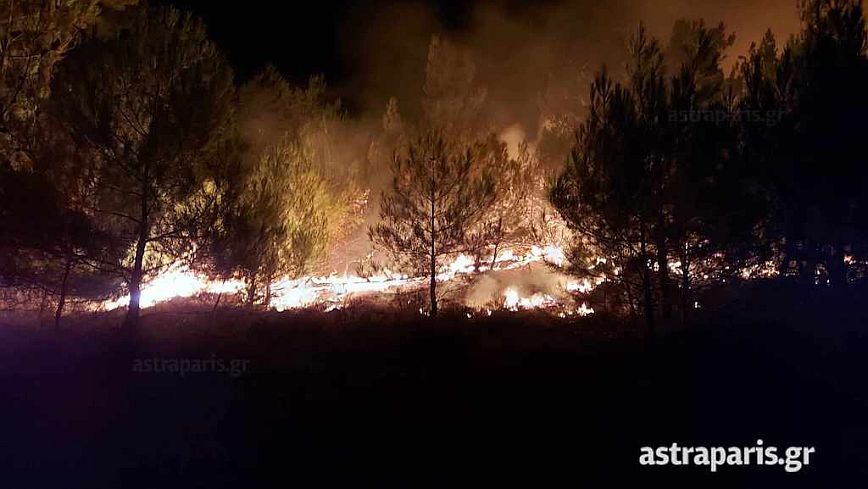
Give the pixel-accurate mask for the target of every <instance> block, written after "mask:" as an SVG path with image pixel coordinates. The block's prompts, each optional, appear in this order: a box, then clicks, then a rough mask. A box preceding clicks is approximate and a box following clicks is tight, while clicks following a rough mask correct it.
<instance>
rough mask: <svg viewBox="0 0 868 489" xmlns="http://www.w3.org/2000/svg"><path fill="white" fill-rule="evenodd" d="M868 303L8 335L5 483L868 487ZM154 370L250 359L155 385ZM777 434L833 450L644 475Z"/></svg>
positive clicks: (200, 322)
mask: <svg viewBox="0 0 868 489" xmlns="http://www.w3.org/2000/svg"><path fill="white" fill-rule="evenodd" d="M864 295H865V291H851V292H850V293H849V294H848V297H833V296H831V295H830V294H829V292H822V291H821V292H811V293H810V294H808V295H805V294H802V293H799V292H793V291H788V292H786V293H784V292H782V291H780V290H777V289H773V290H767V289H762V288H759V289H757V290H751V291H749V293H746V294H743V297H744V298H743V299H741V300H737V301H735V302H733V303H731V304H729V305H728V306H727V307H725V308H718V310H717V311H716V312H714V313H712V312H708V310H706V312H705V316H704V317H701V318H697V320H696V323H697V324H695V325H692V326H691V327H689V328H686V329H680V330H670V331H668V332H665V333H663V334H661V335H660V336H659V337H658V338H656V339H655V340H653V341H646V340H643V339H641V338H640V337H638V335H637V332H636V331H635V330H631V329H630V328H629V327H626V326H621V327H618V326H615V324H616V323H615V322H614V321H611V320H607V319H606V318H602V317H597V318H596V319H587V320H581V321H578V322H576V323H574V324H561V323H556V322H550V321H544V320H541V319H540V318H538V317H533V316H522V315H503V316H500V315H497V314H496V315H494V316H492V317H491V318H486V319H482V320H465V319H443V320H442V321H440V322H438V323H436V324H431V323H419V324H413V323H412V322H410V323H407V322H404V321H401V320H400V319H398V318H389V317H388V314H380V315H378V314H374V315H372V316H369V317H363V316H361V315H358V314H357V315H354V314H352V313H330V314H323V315H316V314H305V315H298V314H295V315H269V316H259V317H250V316H244V315H241V314H237V313H236V314H229V313H227V314H221V315H219V316H218V317H212V316H207V315H206V316H201V315H182V314H156V315H151V316H150V317H149V318H148V319H147V320H146V324H145V326H144V327H143V328H142V330H141V332H140V333H139V335H138V337H135V338H132V337H127V336H125V335H123V334H121V333H119V332H118V331H117V330H113V329H110V328H108V327H107V326H106V325H105V324H102V323H101V322H99V321H97V322H96V323H95V324H90V322H87V324H81V323H79V324H73V325H70V327H69V328H68V329H66V330H64V331H60V332H59V333H53V332H50V331H38V330H34V329H32V328H30V329H27V328H21V327H13V326H5V327H3V328H2V331H0V420H2V421H0V428H2V429H0V440H2V445H0V455H2V459H0V463H2V473H0V480H2V483H0V486H2V487H6V488H10V489H19V488H63V487H76V488H79V487H80V488H102V487H106V488H139V487H141V488H157V487H160V488H167V487H232V488H254V487H269V488H270V487H367V486H370V487H393V486H398V487H452V486H464V485H470V484H474V485H479V486H482V487H495V486H500V485H509V486H513V485H516V484H521V485H526V486H528V487H548V486H559V487H560V486H564V487H591V488H597V487H600V488H609V487H740V488H742V487H757V488H759V487H763V488H766V487H811V488H819V487H823V488H850V487H853V488H858V487H863V488H864V487H866V483H868V409H866V408H868V381H866V379H865V375H866V373H868V369H866V367H868V355H866V354H868V319H866V318H868V311H866V308H865V307H859V303H860V302H861V301H860V300H859V298H860V297H864ZM374 313H376V311H374ZM155 357H156V358H157V359H163V360H182V359H187V360H196V361H198V360H202V359H220V360H223V361H224V362H225V363H226V364H227V365H229V362H231V361H232V360H237V361H239V362H247V363H236V367H238V368H243V367H240V366H241V365H243V366H246V371H244V372H241V373H239V372H238V371H236V372H235V375H233V374H232V373H231V372H215V371H210V372H191V373H186V375H184V376H181V375H180V373H179V372H174V373H173V372H162V373H159V372H145V371H141V370H143V369H145V370H146V369H147V367H144V366H143V365H144V364H143V363H138V364H137V361H141V360H145V359H153V358H155ZM164 367H165V368H166V369H172V368H173V367H171V365H170V364H164ZM205 368H211V370H217V368H216V367H205ZM757 438H762V439H763V440H764V441H765V443H766V445H777V446H778V447H788V446H814V447H816V454H815V455H814V456H812V463H811V465H809V466H806V467H803V468H802V469H801V470H800V471H799V472H797V473H787V472H785V471H784V469H783V468H782V467H756V466H754V467H723V468H720V469H719V470H718V472H717V473H714V474H712V473H709V472H708V469H707V467H695V466H691V467H683V466H682V467H674V466H671V465H670V466H667V467H642V466H640V465H639V463H638V458H639V448H640V447H641V446H645V445H650V446H659V445H670V444H671V443H672V442H678V443H679V444H680V445H705V446H730V445H733V446H753V444H754V442H755V441H756V439H757ZM661 482H668V483H669V485H668V486H660V485H659V483H661Z"/></svg>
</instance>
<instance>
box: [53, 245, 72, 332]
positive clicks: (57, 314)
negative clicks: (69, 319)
mask: <svg viewBox="0 0 868 489" xmlns="http://www.w3.org/2000/svg"><path fill="white" fill-rule="evenodd" d="M71 269H72V256H67V257H66V267H65V268H64V269H63V280H61V282H60V298H59V299H58V300H57V310H56V311H55V312H54V329H59V328H60V318H62V317H63V306H65V305H66V289H67V287H68V285H69V272H70V270H71Z"/></svg>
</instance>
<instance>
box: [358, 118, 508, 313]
mask: <svg viewBox="0 0 868 489" xmlns="http://www.w3.org/2000/svg"><path fill="white" fill-rule="evenodd" d="M480 144H481V143H476V144H474V145H472V146H467V145H459V146H457V147H456V146H452V145H450V144H449V143H447V141H446V140H445V139H444V138H443V136H442V135H440V134H438V133H429V134H426V135H424V136H421V137H419V138H418V139H416V140H414V141H412V142H411V143H410V144H409V145H408V147H407V148H406V150H405V151H400V152H396V153H395V156H394V159H393V165H392V175H393V182H392V188H391V189H390V191H389V192H388V193H384V195H383V199H382V205H381V208H380V218H381V222H380V223H379V224H377V225H375V226H372V227H371V228H370V230H369V236H370V238H371V240H372V241H373V242H374V243H375V244H376V245H378V246H380V247H382V248H384V249H385V250H387V251H389V252H390V253H391V254H392V255H393V256H394V257H395V258H396V260H398V261H399V262H400V263H402V264H403V265H404V266H406V267H408V268H410V269H412V270H414V271H416V272H418V273H422V274H425V275H426V276H428V277H429V278H430V282H429V283H430V285H429V295H430V301H431V315H432V316H436V315H437V311H438V308H437V274H438V273H439V271H440V267H441V266H442V265H443V261H444V260H445V259H446V258H447V257H451V256H455V254H457V253H459V252H461V251H465V250H466V249H467V234H468V232H469V231H470V230H471V229H472V228H473V227H474V226H475V225H477V224H478V223H479V222H480V219H481V218H482V217H483V215H484V213H485V212H486V211H487V210H488V209H489V208H490V206H491V204H492V202H493V198H494V182H493V176H492V174H491V171H490V169H489V168H488V167H485V166H483V165H480V162H479V161H478V160H477V159H476V158H475V154H478V151H479V149H480Z"/></svg>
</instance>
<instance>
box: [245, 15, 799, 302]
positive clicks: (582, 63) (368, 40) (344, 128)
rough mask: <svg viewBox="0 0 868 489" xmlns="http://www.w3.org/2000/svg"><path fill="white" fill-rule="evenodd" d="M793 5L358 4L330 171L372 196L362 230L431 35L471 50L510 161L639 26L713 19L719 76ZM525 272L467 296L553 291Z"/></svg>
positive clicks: (785, 18)
mask: <svg viewBox="0 0 868 489" xmlns="http://www.w3.org/2000/svg"><path fill="white" fill-rule="evenodd" d="M796 1H797V0H766V1H756V0H611V1H607V2H600V1H598V0H564V1H538V2H533V3H531V4H530V5H520V4H519V2H514V1H510V0H500V1H495V2H478V3H476V4H465V8H464V9H463V10H459V11H457V12H452V13H451V14H450V13H444V12H443V11H442V9H441V10H438V9H437V8H435V7H434V5H433V3H431V2H426V1H422V0H415V1H409V2H393V1H390V0H379V1H374V2H369V3H364V5H356V6H355V7H352V8H351V9H350V10H349V11H348V12H345V13H344V15H343V18H344V19H345V20H344V24H343V25H342V26H340V28H339V30H338V32H339V33H340V35H341V38H340V39H339V42H340V44H341V58H342V59H343V60H344V64H345V65H346V66H345V69H344V70H343V72H344V73H346V74H347V76H346V77H345V78H344V79H343V80H341V81H339V82H338V83H337V84H336V85H333V86H330V87H329V90H328V93H329V94H330V95H337V96H340V97H341V98H342V101H343V106H344V107H345V108H346V109H348V110H349V117H347V118H345V119H342V120H340V121H338V122H336V123H335V124H332V125H331V126H330V129H329V130H330V132H329V134H330V135H331V143H332V144H330V146H329V151H330V152H331V153H330V154H331V155H332V159H334V160H335V162H336V164H337V166H339V167H341V168H357V169H358V171H356V172H355V173H354V176H355V178H356V179H357V181H358V183H359V184H360V185H361V186H362V187H365V188H367V189H369V191H370V192H369V194H368V197H369V198H368V204H369V206H368V209H367V211H366V213H365V215H364V216H363V221H364V223H363V224H370V223H372V222H375V221H376V220H377V212H376V210H377V207H378V203H379V195H380V194H381V192H382V191H383V190H384V188H385V187H386V186H387V185H388V183H389V182H390V178H389V168H388V162H389V157H388V154H385V153H388V147H387V146H384V145H377V138H378V137H379V135H381V134H382V132H383V120H384V119H383V114H384V112H385V111H386V107H387V105H388V103H389V100H390V99H391V98H393V97H394V98H395V99H396V100H397V102H398V107H399V110H400V117H401V119H402V120H404V121H407V122H409V123H410V124H411V125H412V124H413V123H414V122H416V121H419V120H421V119H422V118H423V114H424V111H425V98H424V97H425V94H424V87H425V83H426V66H427V65H428V62H429V58H428V54H429V47H430V45H431V40H432V37H433V36H441V37H443V38H445V39H447V40H448V41H449V42H450V43H451V44H454V45H455V46H457V47H459V48H460V49H461V50H462V52H464V51H466V52H468V53H469V54H470V56H471V58H472V62H473V65H474V66H473V69H472V70H471V72H472V73H473V77H474V79H473V80H472V84H473V86H474V87H478V88H480V89H484V93H485V98H484V101H483V102H482V106H481V109H480V110H481V112H482V114H481V117H482V119H484V120H485V122H486V125H487V127H490V128H491V129H492V130H494V131H495V132H496V133H497V134H498V135H499V136H500V138H501V139H502V140H503V141H504V142H505V143H506V144H507V149H508V151H509V154H510V156H512V157H515V156H516V155H517V154H518V150H519V147H520V144H521V143H522V142H524V141H527V142H528V143H529V144H530V148H531V149H533V148H535V147H536V145H537V143H540V141H539V139H540V134H541V128H542V127H543V122H544V121H545V120H547V119H549V118H551V117H558V118H561V119H562V120H566V121H567V126H574V125H576V124H577V123H578V121H579V120H580V119H581V116H582V114H583V111H584V101H585V97H587V93H588V84H589V82H590V80H591V79H592V77H593V75H594V73H595V72H596V71H597V70H598V69H599V68H600V67H601V66H602V65H603V64H605V65H607V67H608V68H609V69H610V71H613V72H616V73H617V72H619V70H620V69H621V67H622V66H623V64H624V61H625V59H624V56H625V44H626V41H627V39H628V38H629V36H630V35H631V34H632V33H633V32H635V29H636V27H637V25H638V23H639V22H640V21H643V22H645V23H646V25H647V26H648V29H649V31H650V32H651V33H652V34H653V35H654V36H655V37H658V38H659V39H661V41H662V42H663V43H664V45H665V43H666V41H667V40H668V37H669V34H670V32H671V29H672V27H673V24H674V23H675V21H676V20H678V19H681V18H688V19H694V18H704V19H705V20H706V21H707V23H709V24H715V23H717V22H723V23H724V24H726V26H727V28H728V30H729V31H730V32H734V33H735V34H736V42H735V44H734V46H733V47H732V48H731V49H730V50H729V53H728V57H727V59H726V60H725V61H724V65H725V66H724V67H725V69H727V70H728V69H729V68H731V67H732V65H733V64H734V62H735V61H736V60H737V59H738V57H739V56H742V55H744V54H746V52H747V49H748V47H749V46H750V43H751V42H756V41H759V40H760V39H761V37H762V35H763V33H764V32H765V31H766V30H767V29H769V28H770V29H772V31H773V32H775V34H776V35H777V37H778V39H781V40H783V39H786V38H787V37H788V36H790V35H791V34H793V33H794V32H796V31H797V29H798V24H799V22H798V12H797V4H796ZM260 109H262V108H261V107H259V108H258V110H260ZM260 111H261V112H264V113H267V112H268V111H264V110H260ZM254 123H255V124H256V125H257V130H259V131H263V130H266V132H267V128H268V127H270V126H271V125H273V124H276V123H275V121H273V120H270V119H268V118H265V117H261V118H259V119H257V120H255V121H254ZM372 142H373V143H372ZM549 144H550V145H549V146H546V148H543V147H542V145H541V146H540V150H541V152H542V151H547V152H548V154H549V155H550V157H542V159H543V160H551V161H549V162H545V163H544V164H545V165H548V166H547V168H548V169H551V168H552V165H560V164H561V162H562V161H563V157H564V155H565V154H566V150H565V148H563V147H561V146H559V145H557V144H555V145H554V146H551V144H552V143H549ZM365 228H366V226H365V225H362V226H359V227H358V228H357V229H356V231H355V232H353V233H352V235H351V236H347V237H346V239H344V240H342V241H343V244H342V245H341V246H340V250H337V253H336V255H337V256H336V257H333V258H332V259H331V260H330V261H331V265H332V267H334V268H335V269H347V268H348V267H351V263H353V262H355V261H357V260H358V259H359V257H363V256H366V255H367V253H368V252H369V251H370V243H369V242H368V240H367V237H366V233H365ZM531 275H532V276H531V277H528V278H527V279H528V280H529V279H531V278H533V277H536V278H540V277H544V278H545V279H543V278H540V281H539V283H538V284H537V283H530V284H528V283H525V282H523V281H524V280H526V279H525V278H524V277H521V278H519V277H509V276H504V277H497V278H491V277H490V278H488V279H486V280H488V281H490V280H494V281H495V282H496V283H480V284H477V285H475V286H474V289H473V291H471V293H472V294H474V296H475V297H476V296H478V297H476V299H474V300H477V299H478V300H488V299H489V297H488V296H489V295H491V293H492V292H493V293H494V294H495V295H497V294H501V293H502V289H503V287H504V284H506V283H507V282H514V283H513V284H512V285H515V283H517V284H519V285H521V286H522V287H524V286H525V285H528V286H529V288H531V289H539V290H543V289H545V290H546V291H548V292H552V291H553V289H552V287H551V284H557V282H558V278H557V277H552V276H546V275H545V274H543V275H539V274H531ZM544 284H548V285H547V286H546V287H547V288H546V287H543V285H544ZM489 289H496V290H494V291H492V290H489Z"/></svg>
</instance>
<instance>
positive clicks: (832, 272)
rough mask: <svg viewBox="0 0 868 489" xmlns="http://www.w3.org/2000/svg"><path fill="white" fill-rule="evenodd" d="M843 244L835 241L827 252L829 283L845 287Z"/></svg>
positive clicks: (845, 266) (845, 274)
mask: <svg viewBox="0 0 868 489" xmlns="http://www.w3.org/2000/svg"><path fill="white" fill-rule="evenodd" d="M845 256H846V253H844V245H842V244H840V243H837V244H836V246H835V248H834V249H833V250H832V252H831V253H830V254H829V284H830V285H831V286H832V287H835V288H840V289H844V288H846V287H847V262H846V261H844V257H845Z"/></svg>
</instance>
